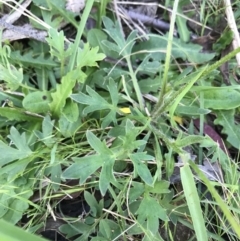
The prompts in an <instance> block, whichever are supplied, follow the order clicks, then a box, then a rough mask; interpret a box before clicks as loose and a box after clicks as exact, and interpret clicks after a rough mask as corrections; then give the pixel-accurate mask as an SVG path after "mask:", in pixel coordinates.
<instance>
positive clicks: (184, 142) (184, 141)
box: [174, 135, 210, 148]
mask: <svg viewBox="0 0 240 241" xmlns="http://www.w3.org/2000/svg"><path fill="white" fill-rule="evenodd" d="M209 139H210V138H209V137H208V136H198V135H189V136H186V137H184V138H180V139H177V140H176V141H175V143H174V144H175V145H176V146H177V147H179V148H182V147H186V146H191V145H192V144H196V143H203V142H205V141H206V140H209Z"/></svg>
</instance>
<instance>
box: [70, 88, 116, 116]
mask: <svg viewBox="0 0 240 241" xmlns="http://www.w3.org/2000/svg"><path fill="white" fill-rule="evenodd" d="M86 90H87V92H88V94H89V96H88V95H85V94H83V93H79V94H72V95H71V98H72V99H73V100H74V101H76V102H78V103H81V104H85V105H88V106H87V107H85V108H84V110H83V113H84V114H88V113H91V112H93V111H96V110H104V109H112V108H114V106H113V105H111V104H109V103H108V102H107V101H106V100H105V99H104V98H103V97H101V96H100V95H99V94H98V93H97V92H96V91H95V90H93V89H92V88H91V87H89V86H87V87H86Z"/></svg>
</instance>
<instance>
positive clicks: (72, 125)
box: [59, 115, 82, 138]
mask: <svg viewBox="0 0 240 241" xmlns="http://www.w3.org/2000/svg"><path fill="white" fill-rule="evenodd" d="M81 124H82V121H81V119H80V118H79V119H78V120H77V121H75V122H71V121H69V120H68V119H67V118H66V117H65V116H64V115H62V116H61V117H60V120H59V130H60V132H61V134H62V135H63V136H64V137H66V138H67V137H71V136H74V134H75V133H76V131H77V130H78V129H79V127H80V126H81Z"/></svg>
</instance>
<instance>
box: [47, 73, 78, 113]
mask: <svg viewBox="0 0 240 241" xmlns="http://www.w3.org/2000/svg"><path fill="white" fill-rule="evenodd" d="M74 74H75V73H74V72H69V73H68V74H67V75H65V76H64V77H63V78H62V79H61V84H58V85H57V90H56V92H54V93H52V94H51V95H52V99H53V100H52V102H51V103H50V104H49V106H50V110H51V111H52V113H53V114H54V115H56V116H60V114H61V112H62V110H63V107H64V106H65V104H66V100H67V98H68V97H70V95H71V94H72V89H73V87H74V86H75V84H76V79H75V78H76V76H74Z"/></svg>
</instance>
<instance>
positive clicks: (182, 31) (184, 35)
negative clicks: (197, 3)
mask: <svg viewBox="0 0 240 241" xmlns="http://www.w3.org/2000/svg"><path fill="white" fill-rule="evenodd" d="M181 5H182V4H181ZM178 13H179V14H181V15H184V13H183V11H182V6H180V5H179V6H178ZM176 24H177V30H178V33H179V35H180V39H181V40H182V41H183V42H184V43H188V42H189V40H190V31H189V30H188V26H187V19H186V18H183V17H182V16H180V15H177V16H176Z"/></svg>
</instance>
